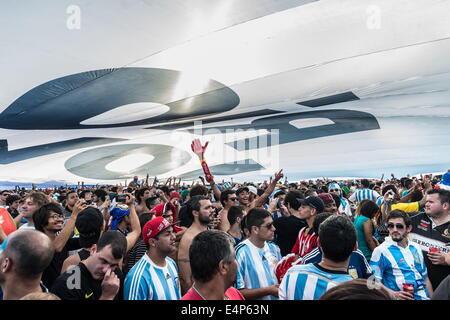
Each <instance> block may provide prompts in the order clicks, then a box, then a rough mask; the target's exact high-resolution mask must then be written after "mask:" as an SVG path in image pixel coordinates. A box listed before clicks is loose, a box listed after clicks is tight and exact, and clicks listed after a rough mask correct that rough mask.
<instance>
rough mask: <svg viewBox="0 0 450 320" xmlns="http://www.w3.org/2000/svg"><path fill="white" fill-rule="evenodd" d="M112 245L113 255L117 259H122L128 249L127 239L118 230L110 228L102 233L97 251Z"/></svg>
mask: <svg viewBox="0 0 450 320" xmlns="http://www.w3.org/2000/svg"><path fill="white" fill-rule="evenodd" d="M108 245H111V249H112V250H111V251H112V255H113V257H114V258H115V259H121V258H123V256H124V255H125V253H126V250H127V239H126V238H125V236H124V235H123V234H122V233H121V232H120V231H117V230H109V231H106V232H105V233H103V234H102V236H101V237H100V239H99V240H98V243H97V252H99V251H101V250H102V249H103V248H105V247H106V246H108Z"/></svg>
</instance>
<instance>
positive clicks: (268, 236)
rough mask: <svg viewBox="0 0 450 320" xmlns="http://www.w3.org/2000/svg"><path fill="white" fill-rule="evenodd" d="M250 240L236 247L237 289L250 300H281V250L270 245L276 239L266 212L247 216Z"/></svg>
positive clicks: (252, 211)
mask: <svg viewBox="0 0 450 320" xmlns="http://www.w3.org/2000/svg"><path fill="white" fill-rule="evenodd" d="M244 219H245V225H246V227H247V228H248V230H249V232H250V237H249V239H247V240H245V241H243V242H241V243H240V244H239V245H238V246H237V247H236V260H237V263H238V274H237V289H239V290H241V293H242V295H243V296H244V297H245V299H247V300H253V299H263V300H277V298H278V280H277V277H276V275H275V267H276V265H277V263H278V261H279V260H280V259H281V254H280V248H278V246H277V245H276V244H274V243H272V242H270V241H272V240H273V238H274V235H275V227H274V225H273V219H272V215H271V214H270V213H269V211H267V210H265V209H259V208H254V209H251V210H250V211H249V212H248V214H247V215H246V216H245V218H244Z"/></svg>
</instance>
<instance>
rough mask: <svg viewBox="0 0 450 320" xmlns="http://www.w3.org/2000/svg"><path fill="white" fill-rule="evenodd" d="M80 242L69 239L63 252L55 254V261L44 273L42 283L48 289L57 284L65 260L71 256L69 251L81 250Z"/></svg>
mask: <svg viewBox="0 0 450 320" xmlns="http://www.w3.org/2000/svg"><path fill="white" fill-rule="evenodd" d="M80 248H81V246H80V242H79V240H78V238H72V239H69V240H68V241H67V243H66V245H65V246H64V248H63V249H62V251H61V252H55V254H54V255H53V259H52V261H51V262H50V264H49V266H48V267H47V269H45V270H44V272H43V273H42V278H41V280H42V282H43V283H44V285H45V286H46V287H47V288H50V287H51V286H52V285H53V283H54V282H55V280H56V278H58V277H59V275H60V274H61V269H62V266H63V264H64V260H66V258H67V257H68V256H69V251H72V250H77V249H80Z"/></svg>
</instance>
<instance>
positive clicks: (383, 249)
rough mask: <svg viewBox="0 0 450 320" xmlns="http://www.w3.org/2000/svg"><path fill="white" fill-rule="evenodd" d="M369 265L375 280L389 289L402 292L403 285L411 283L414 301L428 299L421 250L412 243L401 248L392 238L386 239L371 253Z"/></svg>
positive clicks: (425, 271) (425, 272)
mask: <svg viewBox="0 0 450 320" xmlns="http://www.w3.org/2000/svg"><path fill="white" fill-rule="evenodd" d="M369 264H370V266H371V267H372V270H373V272H374V275H375V277H376V280H377V281H380V282H382V283H383V284H384V285H385V286H386V287H388V288H389V289H392V290H394V291H402V290H403V284H404V283H411V284H414V299H415V300H428V299H429V294H428V292H427V289H426V286H425V279H426V278H428V273H427V268H426V266H425V261H424V258H423V254H422V250H421V249H420V247H419V246H418V245H417V244H415V243H413V242H412V241H409V242H408V246H407V247H406V248H402V247H400V246H399V245H398V244H397V242H395V241H393V240H392V238H390V237H386V239H385V241H384V242H383V243H382V244H381V245H380V246H378V247H376V248H375V250H374V251H373V253H372V259H371V260H370V263H369Z"/></svg>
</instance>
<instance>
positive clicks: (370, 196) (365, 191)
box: [348, 179, 383, 204]
mask: <svg viewBox="0 0 450 320" xmlns="http://www.w3.org/2000/svg"><path fill="white" fill-rule="evenodd" d="M361 186H362V188H361V189H357V190H356V191H355V192H354V193H353V194H352V195H351V196H350V198H348V200H349V201H350V202H358V203H361V201H363V200H371V201H373V202H375V203H377V204H378V203H380V201H381V199H383V197H382V196H381V195H380V194H379V193H378V192H376V191H375V190H371V189H369V186H370V182H369V180H367V179H362V180H361ZM379 199H380V201H379Z"/></svg>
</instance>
